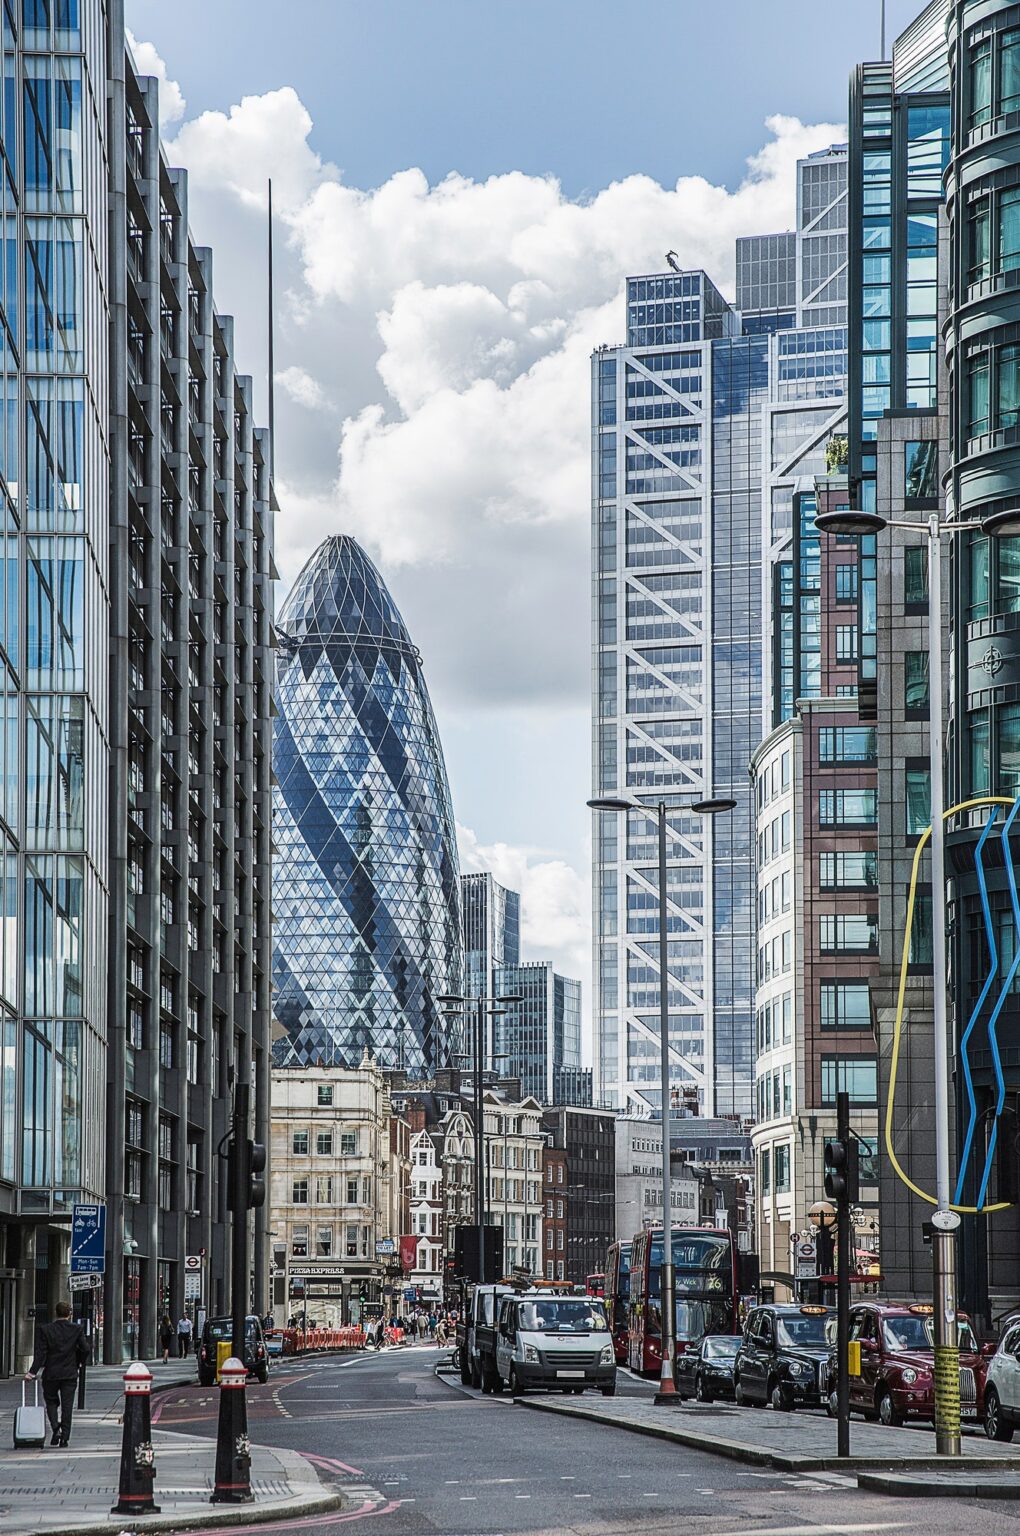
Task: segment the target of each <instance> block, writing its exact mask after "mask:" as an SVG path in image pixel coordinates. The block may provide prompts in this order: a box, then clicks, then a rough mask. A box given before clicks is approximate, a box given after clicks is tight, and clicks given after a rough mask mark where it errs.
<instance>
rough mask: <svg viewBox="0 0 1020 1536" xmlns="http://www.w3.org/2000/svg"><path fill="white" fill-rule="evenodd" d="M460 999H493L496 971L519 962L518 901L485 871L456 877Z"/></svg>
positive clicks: (488, 1027) (488, 1045) (488, 1037)
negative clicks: (460, 934) (461, 938)
mask: <svg viewBox="0 0 1020 1536" xmlns="http://www.w3.org/2000/svg"><path fill="white" fill-rule="evenodd" d="M460 913H461V927H462V930H463V935H464V996H465V997H469V998H472V999H478V998H483V997H490V998H491V997H495V995H496V971H497V969H498V967H499V966H501V965H519V964H520V961H521V898H520V893H519V892H518V891H511V890H509V889H508V888H507V887H506V886H505V885H500V883H499V881H498V880H495V879H494V878H493V876H492V875H491V874H489V873H488V871H481V872H478V873H475V874H470V875H461V877H460ZM492 1023H493V1021H492V1016H491V1014H488V1013H487V1014H486V1015H485V1018H484V1021H483V1027H484V1029H485V1053H484V1054H485V1065H486V1066H487V1067H491V1066H492V1064H493V1063H492V1052H493V1049H494V1047H493V1043H492Z"/></svg>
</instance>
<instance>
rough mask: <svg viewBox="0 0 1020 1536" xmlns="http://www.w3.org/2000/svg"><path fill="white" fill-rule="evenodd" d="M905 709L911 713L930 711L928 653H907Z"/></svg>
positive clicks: (904, 660) (904, 668)
mask: <svg viewBox="0 0 1020 1536" xmlns="http://www.w3.org/2000/svg"><path fill="white" fill-rule="evenodd" d="M903 707H904V708H905V709H906V710H907V712H908V713H909V712H910V711H911V710H913V711H916V712H921V711H927V709H928V652H927V651H907V652H906V653H905V655H904V658H903Z"/></svg>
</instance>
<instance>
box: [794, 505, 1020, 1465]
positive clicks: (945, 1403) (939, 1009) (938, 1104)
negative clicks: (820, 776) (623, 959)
mask: <svg viewBox="0 0 1020 1536" xmlns="http://www.w3.org/2000/svg"><path fill="white" fill-rule="evenodd" d="M815 526H816V528H818V530H819V531H820V532H821V533H832V534H840V533H849V534H854V535H856V536H860V535H862V534H877V533H881V532H882V530H883V529H884V528H902V529H906V530H907V531H909V532H910V533H922V534H924V535H925V537H926V538H927V541H928V720H929V728H928V755H929V764H930V774H931V889H932V908H933V912H934V914H935V916H936V919H938V914H939V913H942V914H943V916H942V918H941V920H936V921H933V922H932V971H933V982H934V986H933V1000H932V1022H933V1026H934V1036H935V1052H934V1055H935V1068H934V1078H935V1081H934V1096H935V1196H936V1207H937V1208H936V1210H935V1213H934V1215H933V1217H932V1227H933V1239H932V1257H933V1260H934V1298H935V1360H936V1371H935V1450H936V1453H937V1454H938V1455H940V1456H958V1455H959V1454H960V1413H959V1398H958V1396H957V1392H958V1388H957V1386H956V1383H957V1381H958V1378H959V1328H958V1326H957V1318H956V1233H957V1229H958V1227H959V1225H960V1218H959V1215H958V1214H957V1212H956V1211H954V1210H953V1209H952V1197H951V1193H950V1188H951V1186H950V1139H951V1138H950V1125H949V1069H950V1068H949V1063H950V1051H951V1045H950V1040H949V1029H948V1010H947V997H946V986H947V978H948V971H947V966H946V924H945V917H944V914H945V910H946V872H945V823H944V820H943V814H944V811H945V796H944V791H943V731H942V712H943V705H944V703H945V691H946V663H945V659H944V657H943V654H942V539H943V536H944V535H945V536H951V535H952V534H955V533H968V532H972V531H974V530H977V529H981V530H982V531H983V532H984V533H986V534H989V535H991V536H993V537H1005V536H1009V535H1011V534H1015V533H1016V532H1017V531H1018V523H1017V514H1016V513H1013V512H1010V513H999V514H997V515H993V516H991V517H989V518H987V519H985V520H984V521H983V522H973V521H962V520H961V521H955V520H954V521H952V522H944V521H943V520H942V519H941V518H940V517H939V514H938V512H932V513H931V514H930V516H929V517H928V519H927V521H926V522H925V523H919V522H910V521H907V520H897V519H895V518H886V517H883V516H882V515H881V513H878V512H864V511H859V510H856V509H854V508H844V509H842V510H840V511H837V512H819V513H818V514H817V515H816V517H815ZM954 1405H955V1407H954Z"/></svg>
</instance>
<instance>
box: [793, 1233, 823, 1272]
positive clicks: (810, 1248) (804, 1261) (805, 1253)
mask: <svg viewBox="0 0 1020 1536" xmlns="http://www.w3.org/2000/svg"><path fill="white" fill-rule="evenodd" d="M793 1261H794V1266H795V1268H794V1273H795V1274H796V1276H797V1279H798V1280H814V1279H815V1277H816V1276H817V1274H818V1250H817V1249H816V1247H815V1245H814V1243H812V1242H808V1241H804V1242H799V1243H797V1244H795V1246H794V1250H793Z"/></svg>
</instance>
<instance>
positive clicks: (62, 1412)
mask: <svg viewBox="0 0 1020 1536" xmlns="http://www.w3.org/2000/svg"><path fill="white" fill-rule="evenodd" d="M55 1311H56V1314H57V1316H56V1321H55V1322H52V1323H46V1324H44V1325H43V1327H42V1328H40V1329H39V1332H38V1333H37V1334H36V1340H35V1355H34V1357H33V1360H32V1364H31V1365H30V1366H29V1368H28V1371H27V1373H26V1376H25V1380H26V1381H34V1380H35V1378H36V1377H37V1376H38V1375H40V1374H41V1375H42V1379H43V1401H44V1402H45V1404H46V1413H47V1416H48V1418H49V1421H50V1428H51V1429H52V1430H53V1438H52V1439H51V1441H50V1444H51V1445H67V1443H68V1441H69V1440H70V1438H71V1414H72V1411H73V1409H74V1394H75V1390H76V1388H77V1386H78V1368H79V1367H80V1366H83V1365H84V1364H85V1362H86V1360H87V1359H88V1346H87V1345H86V1343H85V1331H84V1329H83V1328H82V1326H81V1324H80V1323H72V1321H71V1304H70V1302H67V1301H58V1302H57V1305H56V1308H55Z"/></svg>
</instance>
